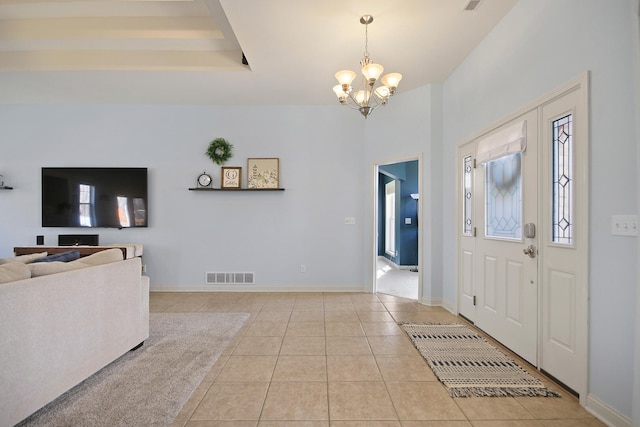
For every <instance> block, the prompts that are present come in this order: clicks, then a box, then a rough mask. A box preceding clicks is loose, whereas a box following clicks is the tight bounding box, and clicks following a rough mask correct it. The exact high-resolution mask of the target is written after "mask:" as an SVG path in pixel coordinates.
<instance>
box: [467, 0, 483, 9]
mask: <svg viewBox="0 0 640 427" xmlns="http://www.w3.org/2000/svg"><path fill="white" fill-rule="evenodd" d="M481 1H482V0H469V3H467V5H466V6H465V7H464V10H476V9H477V8H478V6H479V5H480V2H481Z"/></svg>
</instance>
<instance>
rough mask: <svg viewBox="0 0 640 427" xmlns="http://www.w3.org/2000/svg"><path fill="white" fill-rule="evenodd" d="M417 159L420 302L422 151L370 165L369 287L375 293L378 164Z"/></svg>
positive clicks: (377, 161)
mask: <svg viewBox="0 0 640 427" xmlns="http://www.w3.org/2000/svg"><path fill="white" fill-rule="evenodd" d="M415 160H417V161H418V194H419V195H420V197H419V198H418V302H419V303H422V300H423V295H422V277H423V276H422V274H423V271H422V270H423V268H422V266H423V263H422V234H423V230H424V220H423V219H422V218H420V216H421V215H422V213H423V212H424V210H423V209H422V204H423V199H424V187H423V185H422V177H423V174H422V153H420V154H414V155H408V156H405V157H395V158H391V159H386V160H376V161H374V162H373V163H372V165H371V183H372V186H371V188H372V194H373V197H372V200H373V207H372V208H373V221H372V227H373V228H372V230H371V231H372V234H371V235H372V236H373V239H372V240H373V242H372V248H371V261H372V269H371V287H370V289H371V290H372V292H373V293H376V291H377V289H376V284H377V278H376V261H377V258H378V221H380V218H379V217H378V206H379V201H378V171H379V166H383V165H389V164H393V163H404V162H411V161H415Z"/></svg>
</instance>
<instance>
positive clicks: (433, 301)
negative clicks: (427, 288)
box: [420, 297, 442, 307]
mask: <svg viewBox="0 0 640 427" xmlns="http://www.w3.org/2000/svg"><path fill="white" fill-rule="evenodd" d="M420 304H422V305H428V306H431V307H440V306H441V305H442V298H429V297H422V299H421V300H420Z"/></svg>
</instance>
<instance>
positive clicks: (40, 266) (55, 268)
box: [27, 261, 86, 277]
mask: <svg viewBox="0 0 640 427" xmlns="http://www.w3.org/2000/svg"><path fill="white" fill-rule="evenodd" d="M84 267H86V265H83V264H76V263H75V262H62V261H51V262H37V263H31V264H29V265H28V266H27V268H28V269H29V270H31V277H40V276H46V275H47V274H54V273H62V272H65V271H71V270H78V269H80V268H84Z"/></svg>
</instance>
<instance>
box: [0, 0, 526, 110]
mask: <svg viewBox="0 0 640 427" xmlns="http://www.w3.org/2000/svg"><path fill="white" fill-rule="evenodd" d="M516 1H517V0H482V1H481V3H480V5H479V7H478V8H477V9H476V10H475V11H472V12H470V11H465V10H464V9H465V6H466V5H467V3H469V0H395V1H391V0H316V1H311V0H0V103H3V104H11V103H120V104H128V103H137V104H217V105H234V104H236V105H330V104H337V100H336V98H335V95H334V94H333V92H332V91H331V88H332V87H333V85H335V84H336V81H335V79H334V77H333V75H334V73H335V72H336V71H338V70H341V69H345V68H348V69H352V70H354V71H356V72H357V71H358V69H359V68H360V66H359V61H360V59H361V58H362V56H363V52H364V40H365V37H364V30H365V27H364V25H362V24H360V22H359V19H360V16H361V15H364V14H371V15H373V16H374V22H373V23H372V24H370V25H369V30H368V31H369V53H370V55H371V57H372V59H373V60H374V61H375V62H377V63H380V64H382V65H383V66H384V67H385V72H393V71H395V72H400V73H402V75H403V80H402V81H401V83H400V85H399V88H398V92H402V91H406V90H409V89H413V88H416V87H420V86H424V85H426V84H429V83H433V82H442V81H444V80H445V79H446V78H447V76H449V74H450V73H451V72H452V71H453V70H454V69H455V68H456V67H457V66H458V64H460V63H461V62H462V60H463V59H464V58H465V57H466V56H467V55H468V54H469V53H470V52H471V51H472V50H473V48H474V47H475V46H476V45H477V44H478V43H479V42H480V41H481V40H482V39H483V38H484V37H485V35H486V34H487V33H488V32H489V31H490V30H491V29H492V28H493V27H494V26H495V25H496V24H497V23H498V22H499V21H500V19H502V17H503V16H504V15H505V14H506V13H507V12H508V11H509V10H510V9H511V7H513V5H514V4H515V3H516ZM242 52H244V53H245V55H246V57H247V60H248V61H249V66H246V65H243V64H242V63H241V58H242Z"/></svg>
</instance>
